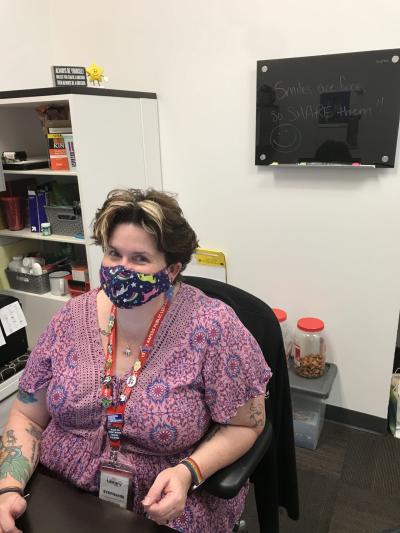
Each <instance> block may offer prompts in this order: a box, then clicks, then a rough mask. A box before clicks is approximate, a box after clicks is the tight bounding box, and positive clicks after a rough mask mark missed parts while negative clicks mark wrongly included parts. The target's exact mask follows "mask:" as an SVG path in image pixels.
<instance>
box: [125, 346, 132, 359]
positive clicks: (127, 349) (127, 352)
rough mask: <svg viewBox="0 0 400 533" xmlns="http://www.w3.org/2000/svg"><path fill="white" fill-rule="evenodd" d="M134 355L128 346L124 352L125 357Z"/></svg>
mask: <svg viewBox="0 0 400 533" xmlns="http://www.w3.org/2000/svg"><path fill="white" fill-rule="evenodd" d="M131 354H132V350H131V349H130V348H129V346H127V347H126V348H125V350H124V355H125V357H129V356H130V355H131Z"/></svg>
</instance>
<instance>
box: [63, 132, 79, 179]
mask: <svg viewBox="0 0 400 533" xmlns="http://www.w3.org/2000/svg"><path fill="white" fill-rule="evenodd" d="M63 138H64V143H65V149H66V151H67V157H68V164H69V168H70V170H75V169H76V157H75V147H74V136H73V135H72V133H63Z"/></svg>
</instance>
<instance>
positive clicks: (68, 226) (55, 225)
mask: <svg viewBox="0 0 400 533" xmlns="http://www.w3.org/2000/svg"><path fill="white" fill-rule="evenodd" d="M45 209H46V215H47V218H48V219H49V222H50V224H51V232H52V233H53V234H54V233H55V234H56V235H69V236H71V237H73V236H74V235H75V234H77V233H83V224H82V215H80V214H78V213H77V212H76V210H75V209H74V208H73V207H71V206H50V205H46V207H45Z"/></svg>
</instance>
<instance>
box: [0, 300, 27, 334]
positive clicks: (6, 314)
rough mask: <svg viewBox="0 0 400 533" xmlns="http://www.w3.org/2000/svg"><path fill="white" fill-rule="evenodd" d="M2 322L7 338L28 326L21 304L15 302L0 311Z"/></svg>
mask: <svg viewBox="0 0 400 533" xmlns="http://www.w3.org/2000/svg"><path fill="white" fill-rule="evenodd" d="M0 320H1V323H2V324H3V328H4V333H5V334H6V336H7V337H8V336H9V335H11V334H12V333H15V332H16V331H18V330H20V329H22V328H24V327H25V326H26V325H27V323H26V318H25V315H24V313H23V312H22V308H21V306H20V304H19V302H13V303H12V304H9V305H6V306H5V307H3V308H2V309H0ZM4 344H5V342H4Z"/></svg>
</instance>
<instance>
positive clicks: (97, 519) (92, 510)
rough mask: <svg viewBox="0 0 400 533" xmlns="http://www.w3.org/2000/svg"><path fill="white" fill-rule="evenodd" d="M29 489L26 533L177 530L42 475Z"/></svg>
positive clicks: (24, 522)
mask: <svg viewBox="0 0 400 533" xmlns="http://www.w3.org/2000/svg"><path fill="white" fill-rule="evenodd" d="M28 489H29V492H30V493H31V496H30V498H29V500H28V502H29V503H28V508H27V510H26V512H25V514H24V515H23V516H22V517H21V518H20V519H19V520H18V521H17V525H18V527H19V528H20V529H22V531H23V533H55V532H57V533H93V532H96V533H109V532H110V531H118V533H155V532H157V533H161V532H165V533H168V532H169V533H172V532H173V531H174V530H173V529H171V528H169V527H166V526H159V525H157V524H156V523H155V522H152V521H151V520H147V519H146V518H144V517H142V516H138V515H135V514H134V513H132V512H130V511H126V510H124V509H120V508H119V507H117V506H114V505H112V504H110V503H107V502H103V501H102V500H99V498H97V497H96V496H94V495H92V494H89V493H87V492H83V491H81V490H79V489H77V488H75V487H73V486H72V485H69V484H67V483H63V482H62V481H59V480H57V479H54V478H51V477H49V476H46V475H44V474H41V473H39V472H36V473H35V474H34V475H33V476H32V480H31V481H30V483H29V487H28ZM110 525H111V528H110Z"/></svg>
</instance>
